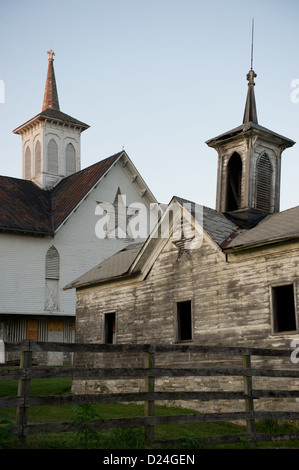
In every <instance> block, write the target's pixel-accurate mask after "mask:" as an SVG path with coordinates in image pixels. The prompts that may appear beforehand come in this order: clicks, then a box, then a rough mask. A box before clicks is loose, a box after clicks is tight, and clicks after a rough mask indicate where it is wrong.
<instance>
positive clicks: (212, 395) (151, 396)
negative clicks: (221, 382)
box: [25, 392, 245, 406]
mask: <svg viewBox="0 0 299 470" xmlns="http://www.w3.org/2000/svg"><path fill="white" fill-rule="evenodd" d="M244 398H245V395H244V393H243V392H152V393H148V392H139V393H138V392H133V393H105V394H94V395H49V396H43V397H35V396H32V397H27V398H26V401H25V404H26V406H44V405H45V406H51V405H52V406H53V405H72V404H83V403H90V404H91V403H121V402H135V401H148V400H153V401H157V400H162V401H164V400H202V401H209V400H244Z"/></svg>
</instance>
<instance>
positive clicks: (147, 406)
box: [144, 352, 155, 442]
mask: <svg viewBox="0 0 299 470" xmlns="http://www.w3.org/2000/svg"><path fill="white" fill-rule="evenodd" d="M145 367H146V368H147V369H148V372H149V375H148V376H147V377H146V378H145V391H146V392H148V393H153V392H154V391H155V376H154V374H153V371H154V367H155V353H153V352H147V353H145ZM154 414H155V402H154V401H153V400H148V401H146V402H145V403H144V416H154ZM144 432H145V437H146V439H148V440H149V441H150V442H152V441H153V440H154V438H155V428H154V426H152V425H149V426H145V428H144Z"/></svg>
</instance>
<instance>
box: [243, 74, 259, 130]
mask: <svg viewBox="0 0 299 470" xmlns="http://www.w3.org/2000/svg"><path fill="white" fill-rule="evenodd" d="M256 76H257V75H256V73H255V72H254V71H253V70H252V69H250V70H249V72H248V74H247V76H246V78H247V80H248V91H247V99H246V104H245V110H244V117H243V124H247V123H248V122H253V123H255V124H258V121H257V111H256V104H255V96H254V86H255V82H254V79H255V78H256Z"/></svg>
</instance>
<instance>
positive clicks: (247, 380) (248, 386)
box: [243, 355, 255, 433]
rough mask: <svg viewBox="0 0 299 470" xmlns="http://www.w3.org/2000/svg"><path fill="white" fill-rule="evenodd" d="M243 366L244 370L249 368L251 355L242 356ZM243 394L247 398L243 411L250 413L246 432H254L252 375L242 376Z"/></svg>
mask: <svg viewBox="0 0 299 470" xmlns="http://www.w3.org/2000/svg"><path fill="white" fill-rule="evenodd" d="M243 367H244V369H245V370H248V369H251V357H250V356H249V355H244V356H243ZM244 394H245V395H247V398H245V411H246V412H247V413H250V414H251V417H250V418H249V419H247V420H246V428H247V432H248V433H254V432H255V422H254V402H253V398H252V377H250V376H244Z"/></svg>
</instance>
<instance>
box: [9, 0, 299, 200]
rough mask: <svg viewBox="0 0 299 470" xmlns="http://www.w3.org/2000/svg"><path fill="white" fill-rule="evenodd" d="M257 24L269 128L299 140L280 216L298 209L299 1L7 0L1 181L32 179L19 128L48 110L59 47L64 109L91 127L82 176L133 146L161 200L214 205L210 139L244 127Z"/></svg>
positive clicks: (291, 152) (287, 156)
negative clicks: (50, 72)
mask: <svg viewBox="0 0 299 470" xmlns="http://www.w3.org/2000/svg"><path fill="white" fill-rule="evenodd" d="M252 18H254V24H255V32H254V64H253V68H254V70H255V72H256V73H257V78H256V86H255V95H256V102H257V111H258V120H259V124H261V125H262V126H265V127H268V128H269V129H271V130H273V131H275V132H277V133H279V134H282V135H284V136H286V137H289V138H291V139H293V140H294V141H296V142H298V144H297V145H295V146H294V147H293V148H292V149H287V150H286V151H285V152H284V153H283V163H282V189H281V191H282V192H281V209H287V208H289V207H293V206H296V205H299V185H298V171H299V102H298V103H297V102H294V101H296V100H294V99H293V100H292V99H291V96H292V95H291V94H292V92H293V94H294V93H295V92H296V88H292V87H291V84H292V83H293V84H295V85H296V80H297V81H298V83H297V85H296V87H297V89H298V90H299V27H298V18H299V2H298V0H283V1H282V0H280V1H278V0H251V1H248V0H226V1H224V0H209V1H203V0H85V1H84V2H82V1H81V0H80V1H78V0H60V1H57V0H52V1H51V2H42V1H40V0H27V1H26V2H24V1H21V0H0V85H3V84H4V87H5V90H4V92H3V87H2V89H1V87H0V101H1V102H0V118H1V127H0V174H2V175H7V176H13V177H17V178H20V177H21V137H20V136H18V135H14V134H13V133H12V130H13V129H15V128H16V127H18V126H19V125H21V124H23V123H24V122H26V121H27V120H29V119H30V118H32V117H34V116H35V115H36V114H38V113H39V112H40V111H41V109H42V101H43V94H44V86H45V80H46V72H47V64H48V56H47V51H48V50H49V49H53V50H54V51H55V57H54V58H55V61H54V67H55V74H56V82H57V87H58V95H59V102H60V109H61V111H63V112H65V113H67V114H70V115H71V116H73V117H74V118H77V119H79V120H81V121H84V122H86V123H87V124H89V125H90V126H91V127H90V129H88V130H87V131H85V132H84V133H83V134H82V143H81V158H82V168H85V167H87V166H89V165H91V164H93V163H95V162H97V161H99V160H102V159H103V158H106V157H108V156H110V155H112V154H114V153H116V152H118V151H120V150H121V149H122V148H123V147H124V148H125V150H126V151H127V153H128V155H129V156H130V158H131V159H132V161H133V163H134V164H135V166H136V167H137V169H138V171H139V172H140V173H141V175H142V176H143V178H144V179H145V181H146V183H147V184H148V186H149V187H150V189H151V190H152V192H153V193H154V194H155V196H156V198H157V199H158V200H159V201H160V202H169V200H170V199H171V197H172V196H173V195H177V196H181V197H183V198H186V199H190V200H193V201H195V202H198V203H202V204H204V205H207V206H209V207H212V208H214V207H215V197H216V176H217V153H216V151H215V150H213V149H211V148H209V147H208V146H207V145H206V144H205V141H206V140H208V139H210V138H212V137H215V136H217V135H218V134H221V133H223V132H226V131H228V130H230V129H232V128H234V127H236V126H238V125H240V124H241V123H242V119H243V111H244V106H245V99H246V93H247V81H246V74H247V72H248V70H249V69H250V52H251V22H252ZM293 96H294V95H293ZM1 97H2V98H1ZM295 97H297V98H299V91H298V94H297V95H295Z"/></svg>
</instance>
